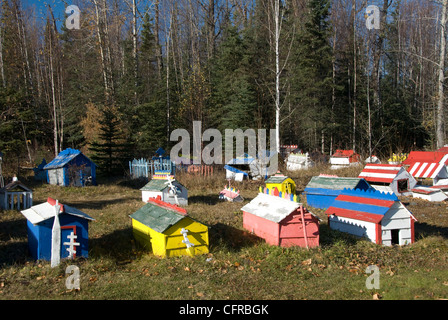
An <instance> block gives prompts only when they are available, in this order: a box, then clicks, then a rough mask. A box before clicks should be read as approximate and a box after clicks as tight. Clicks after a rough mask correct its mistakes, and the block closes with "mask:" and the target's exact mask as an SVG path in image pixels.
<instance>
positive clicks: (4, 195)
mask: <svg viewBox="0 0 448 320" xmlns="http://www.w3.org/2000/svg"><path fill="white" fill-rule="evenodd" d="M32 205H33V191H32V190H31V189H29V188H28V187H27V186H25V185H24V184H23V183H22V182H20V181H19V180H18V179H17V177H14V178H13V179H12V181H11V182H10V183H8V184H7V185H6V186H4V187H3V188H1V189H0V208H2V209H5V210H16V209H17V210H21V209H28V208H29V207H31V206H32Z"/></svg>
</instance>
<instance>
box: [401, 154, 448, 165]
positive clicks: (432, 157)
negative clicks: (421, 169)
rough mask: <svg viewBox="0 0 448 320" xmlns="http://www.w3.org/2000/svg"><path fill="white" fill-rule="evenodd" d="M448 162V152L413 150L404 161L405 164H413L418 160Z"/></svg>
mask: <svg viewBox="0 0 448 320" xmlns="http://www.w3.org/2000/svg"><path fill="white" fill-rule="evenodd" d="M441 161H443V162H444V164H445V165H446V164H448V153H446V152H440V151H411V152H410V153H409V156H408V158H407V159H406V160H404V161H403V164H405V165H413V164H414V163H416V162H427V163H433V162H441Z"/></svg>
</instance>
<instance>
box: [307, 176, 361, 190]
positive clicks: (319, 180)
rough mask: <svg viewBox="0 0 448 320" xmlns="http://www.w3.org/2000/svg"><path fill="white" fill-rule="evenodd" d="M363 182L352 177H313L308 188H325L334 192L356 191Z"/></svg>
mask: <svg viewBox="0 0 448 320" xmlns="http://www.w3.org/2000/svg"><path fill="white" fill-rule="evenodd" d="M361 180H363V179H362V178H350V177H320V176H316V177H312V178H311V180H310V182H309V183H308V185H307V186H306V187H307V188H324V189H333V190H343V189H344V188H347V189H354V188H356V187H357V186H358V184H359V183H360V182H361Z"/></svg>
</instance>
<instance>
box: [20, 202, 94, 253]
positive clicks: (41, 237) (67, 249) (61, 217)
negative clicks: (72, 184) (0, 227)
mask: <svg viewBox="0 0 448 320" xmlns="http://www.w3.org/2000/svg"><path fill="white" fill-rule="evenodd" d="M55 204H56V200H54V199H52V198H48V200H47V202H44V203H41V204H38V205H35V206H32V207H31V208H29V209H26V210H22V211H21V212H22V214H23V215H24V216H25V218H26V219H27V230H28V248H29V251H30V253H31V256H32V257H33V258H34V259H36V260H40V259H42V260H50V259H51V251H52V245H53V240H54V239H53V228H54V224H55V216H56V210H55ZM59 206H60V209H59V213H58V224H59V230H60V231H59V237H60V249H59V250H58V251H60V257H61V258H67V257H70V256H72V257H85V258H87V257H88V253H89V245H88V244H89V222H90V221H93V220H95V219H93V218H92V217H90V216H89V215H87V214H86V213H84V212H82V211H80V210H78V209H76V208H73V207H71V206H68V205H65V204H59ZM75 239H76V240H75ZM74 240H75V241H74Z"/></svg>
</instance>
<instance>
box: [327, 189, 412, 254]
mask: <svg viewBox="0 0 448 320" xmlns="http://www.w3.org/2000/svg"><path fill="white" fill-rule="evenodd" d="M325 213H326V214H327V216H328V225H329V226H330V228H331V229H333V230H339V231H341V232H347V233H350V234H353V235H355V236H358V237H365V238H367V239H369V240H370V241H372V242H374V243H377V244H382V245H386V246H389V245H393V244H396V245H406V244H410V243H414V222H415V221H417V219H415V217H414V216H413V215H412V213H411V212H410V211H409V210H408V209H406V207H405V206H404V205H403V204H402V203H401V201H399V200H398V198H397V196H396V195H394V194H392V193H383V192H381V191H376V190H373V191H371V190H367V191H363V190H359V189H344V190H343V191H342V193H341V194H340V195H339V196H338V197H337V198H336V200H334V201H333V203H332V205H331V206H330V207H329V208H328V209H327V210H326V212H325Z"/></svg>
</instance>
